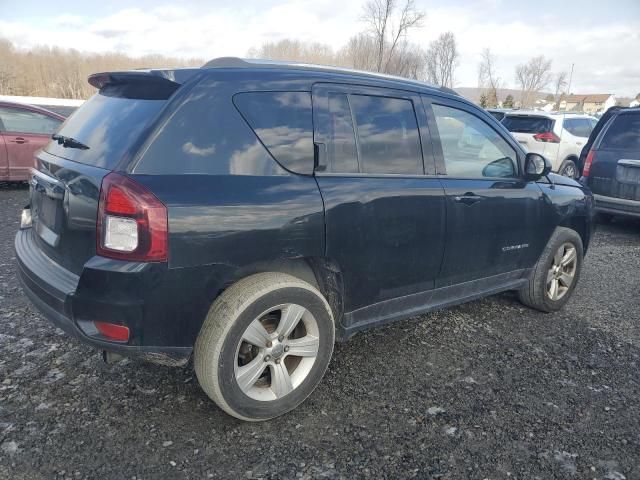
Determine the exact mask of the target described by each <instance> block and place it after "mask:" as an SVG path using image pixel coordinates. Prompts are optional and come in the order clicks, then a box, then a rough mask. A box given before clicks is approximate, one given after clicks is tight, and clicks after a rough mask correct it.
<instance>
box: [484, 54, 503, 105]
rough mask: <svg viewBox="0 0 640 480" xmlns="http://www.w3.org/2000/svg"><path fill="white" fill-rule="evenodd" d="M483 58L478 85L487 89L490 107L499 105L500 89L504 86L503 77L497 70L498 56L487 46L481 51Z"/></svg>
mask: <svg viewBox="0 0 640 480" xmlns="http://www.w3.org/2000/svg"><path fill="white" fill-rule="evenodd" d="M481 56H482V59H481V60H480V65H479V66H478V85H479V87H480V88H483V89H484V90H485V95H486V99H487V106H488V107H497V106H498V102H499V99H498V90H499V89H500V87H501V86H502V79H501V78H500V77H499V76H498V73H497V71H496V57H495V55H493V54H492V53H491V50H490V49H488V48H485V49H484V50H483V51H482V53H481Z"/></svg>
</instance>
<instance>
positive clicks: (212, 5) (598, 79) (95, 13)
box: [0, 0, 640, 96]
mask: <svg viewBox="0 0 640 480" xmlns="http://www.w3.org/2000/svg"><path fill="white" fill-rule="evenodd" d="M364 1H365V0H361V1H360V0H349V1H345V0H307V1H302V0H281V1H277V0H270V1H258V0H238V1H229V0H227V1H217V0H213V1H212V0H209V1H199V0H182V1H181V2H180V3H178V2H163V0H111V1H102V2H91V1H86V0H72V1H56V2H51V1H49V0H47V1H42V0H40V1H36V0H20V1H16V0H0V11H1V12H2V15H0V37H5V38H8V39H9V40H11V41H13V42H14V43H15V44H16V45H18V46H20V47H29V46H33V45H38V44H47V45H58V46H61V47H73V48H76V49H79V50H83V51H95V52H107V51H114V50H115V51H119V52H124V53H127V54H130V55H143V54H147V53H161V54H165V55H172V56H181V57H201V58H207V59H208V58H214V57H218V56H246V53H247V50H248V49H249V48H251V47H253V46H259V45H260V44H261V43H263V42H266V41H277V40H280V39H283V38H295V39H300V40H308V41H317V42H322V43H326V44H329V45H331V46H332V47H334V48H336V49H337V48H339V47H341V46H342V45H344V44H345V43H346V41H347V40H348V38H349V37H350V36H351V35H353V34H355V33H357V32H359V31H361V30H363V28H364V25H363V24H362V22H361V20H360V16H361V12H362V5H363V4H364ZM416 5H417V7H418V8H419V9H421V10H423V11H424V12H426V14H427V17H426V21H425V23H424V27H423V28H421V29H420V30H417V31H414V32H412V34H411V36H410V40H411V41H413V42H415V43H419V44H421V45H422V46H424V47H426V46H428V44H429V42H430V41H431V40H433V39H434V38H435V37H437V36H438V35H439V34H440V33H442V32H445V31H448V30H450V31H452V32H454V33H455V35H456V38H457V40H458V44H459V49H460V53H461V57H460V65H459V67H458V69H457V70H456V86H466V87H474V86H476V85H477V68H478V61H479V57H480V52H481V50H482V49H483V48H485V47H489V48H491V49H492V51H493V52H494V53H495V55H496V57H497V60H498V67H499V73H500V75H501V77H502V79H503V81H504V82H505V84H506V86H507V87H513V86H514V83H515V82H514V69H515V66H516V65H517V64H518V63H522V62H524V61H526V60H527V59H528V58H530V57H532V56H535V55H539V54H544V55H545V56H547V57H549V58H551V59H553V69H554V71H560V70H567V71H569V70H570V69H571V64H572V63H574V64H575V70H574V75H573V83H572V88H571V91H572V92H574V93H614V94H616V95H618V96H635V95H636V94H637V93H640V0H618V1H613V0H610V1H603V0H597V1H595V0H594V1H592V0H583V1H563V0H553V1H552V0H537V1H535V2H532V1H526V2H524V1H523V2H514V1H507V0H478V1H471V0H416Z"/></svg>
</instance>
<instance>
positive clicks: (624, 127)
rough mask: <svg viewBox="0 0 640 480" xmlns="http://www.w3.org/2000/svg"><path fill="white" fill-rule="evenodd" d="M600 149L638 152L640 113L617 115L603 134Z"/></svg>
mask: <svg viewBox="0 0 640 480" xmlns="http://www.w3.org/2000/svg"><path fill="white" fill-rule="evenodd" d="M600 148H608V149H620V150H636V151H639V152H640V112H638V113H626V114H620V115H618V116H617V117H616V118H615V119H614V120H613V123H612V124H611V126H610V127H609V128H608V129H607V131H606V133H605V134H604V138H603V139H602V142H601V143H600Z"/></svg>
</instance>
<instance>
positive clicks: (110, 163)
mask: <svg viewBox="0 0 640 480" xmlns="http://www.w3.org/2000/svg"><path fill="white" fill-rule="evenodd" d="M112 93H113V92H106V93H104V92H100V93H97V94H95V95H94V96H93V97H91V98H90V99H89V100H87V101H86V102H85V103H84V104H83V105H82V107H81V108H79V109H78V110H77V111H76V112H75V113H74V114H73V115H71V117H69V118H68V119H67V120H66V121H65V122H64V123H63V124H62V127H61V128H60V130H59V131H58V134H59V135H62V136H63V137H70V138H73V139H74V140H77V141H78V142H80V143H83V144H85V145H86V146H87V147H89V148H88V149H80V148H67V147H64V146H62V145H60V144H59V143H58V142H56V141H51V142H49V144H48V145H47V146H46V147H45V150H46V151H47V152H49V153H51V154H53V155H56V156H57V157H62V158H67V159H69V160H73V161H75V162H79V163H83V164H85V165H91V166H94V167H100V168H106V169H113V168H114V167H115V166H116V164H117V163H118V162H119V161H120V160H122V158H123V157H124V156H125V155H126V153H127V152H128V151H129V150H130V149H131V147H132V145H133V144H134V143H135V142H136V141H137V140H139V139H140V136H141V134H142V132H143V131H144V130H145V129H146V128H147V127H148V126H149V124H150V123H151V121H152V120H153V119H154V118H155V117H156V116H157V114H158V112H159V111H160V109H161V108H162V107H163V106H164V104H165V103H166V100H146V99H137V98H122V97H118V96H114V95H113V94H112Z"/></svg>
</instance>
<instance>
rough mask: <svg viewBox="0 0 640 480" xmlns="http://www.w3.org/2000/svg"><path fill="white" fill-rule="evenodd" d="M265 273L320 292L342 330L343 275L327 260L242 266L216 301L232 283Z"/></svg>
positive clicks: (302, 259)
mask: <svg viewBox="0 0 640 480" xmlns="http://www.w3.org/2000/svg"><path fill="white" fill-rule="evenodd" d="M265 272H280V273H286V274H289V275H291V276H293V277H296V278H299V279H300V280H302V281H305V282H307V283H309V284H310V285H313V286H314V287H315V288H317V289H318V290H319V291H320V293H322V295H323V296H324V297H325V299H326V300H327V302H328V303H329V306H330V307H331V310H332V313H333V318H334V321H335V324H336V329H337V330H339V329H340V325H341V320H342V314H343V306H344V300H343V297H344V288H343V281H342V271H341V270H340V268H339V266H338V264H337V263H336V262H335V261H333V260H331V259H329V258H326V257H295V258H278V259H273V260H267V261H260V262H256V263H252V264H249V265H246V266H243V267H241V268H238V269H237V270H236V271H235V272H234V275H233V276H232V278H230V279H229V280H228V281H227V282H226V283H225V284H224V285H223V286H222V288H220V290H219V291H218V292H217V295H216V297H217V296H219V295H220V294H221V293H222V292H223V291H224V290H226V289H227V288H228V287H229V286H231V285H232V284H233V283H235V282H237V281H239V280H241V279H243V278H246V277H248V276H250V275H254V274H256V273H265ZM212 301H213V300H212Z"/></svg>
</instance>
